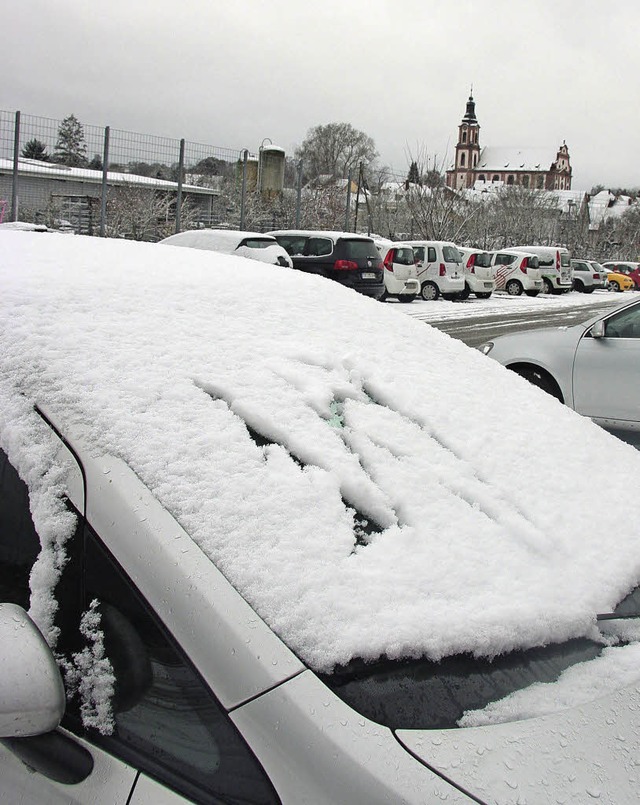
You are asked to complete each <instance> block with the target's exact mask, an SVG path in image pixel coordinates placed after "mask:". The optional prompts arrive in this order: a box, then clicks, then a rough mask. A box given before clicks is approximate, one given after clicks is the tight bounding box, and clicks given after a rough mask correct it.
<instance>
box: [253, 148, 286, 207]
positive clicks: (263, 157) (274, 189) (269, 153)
mask: <svg viewBox="0 0 640 805" xmlns="http://www.w3.org/2000/svg"><path fill="white" fill-rule="evenodd" d="M284 162H285V152H284V149H283V148H278V146H277V145H269V146H264V147H262V148H260V155H259V163H260V164H259V168H258V177H259V178H258V186H259V189H260V192H261V193H262V196H263V198H273V197H274V196H277V195H279V194H280V193H282V188H283V187H284Z"/></svg>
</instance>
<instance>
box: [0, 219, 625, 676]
mask: <svg viewBox="0 0 640 805" xmlns="http://www.w3.org/2000/svg"><path fill="white" fill-rule="evenodd" d="M0 253H1V254H2V261H0V446H1V447H2V448H3V449H4V450H6V451H8V452H9V453H10V458H11V460H12V462H13V463H14V465H16V466H17V467H18V469H19V471H20V472H21V474H22V476H23V478H25V480H26V481H27V482H28V484H29V487H30V493H31V496H32V500H31V507H32V510H34V511H36V512H37V513H38V523H39V528H40V529H41V530H44V532H46V534H47V545H49V546H50V547H49V550H54V549H55V548H54V546H55V545H56V544H57V543H56V538H57V537H56V535H58V536H60V534H59V532H60V529H61V528H64V530H65V534H66V533H67V531H68V526H69V523H68V516H66V515H65V516H63V517H62V516H60V513H61V512H62V513H64V511H65V509H64V503H63V502H62V501H61V500H59V501H57V503H56V500H53V501H52V500H50V499H49V498H47V497H43V495H44V492H43V491H42V488H41V479H42V478H44V477H49V476H47V471H48V470H50V471H53V469H54V468H55V464H54V462H55V458H54V456H55V453H56V444H55V440H54V439H53V438H51V437H49V438H47V437H46V436H45V431H43V428H44V425H43V423H42V420H41V419H40V418H39V417H38V416H37V414H36V413H35V412H34V411H33V405H34V403H35V402H36V401H38V402H40V403H41V405H43V406H44V407H45V409H46V410H47V411H49V412H50V414H51V415H52V416H53V418H54V421H55V422H56V423H57V424H58V425H59V426H60V427H61V429H62V430H63V432H65V430H66V429H67V428H72V429H74V430H75V432H77V433H81V434H83V435H82V440H83V444H84V446H85V447H84V449H87V450H90V451H91V452H92V453H93V454H94V455H98V456H99V455H103V454H111V455H116V456H118V457H119V458H120V459H121V460H123V461H125V462H127V463H128V464H129V466H130V467H131V468H132V469H133V470H134V472H135V473H136V474H137V476H138V477H139V478H140V480H141V481H142V482H143V483H144V484H146V486H147V487H148V488H149V489H150V490H152V492H153V494H154V495H155V496H156V497H157V498H158V500H159V501H160V502H161V503H162V505H163V506H164V507H165V508H166V509H167V510H168V511H169V512H171V513H172V515H173V516H174V517H175V518H176V519H177V520H178V521H179V522H180V524H181V525H182V526H183V528H184V529H185V530H186V531H187V532H188V533H189V534H190V535H191V538H192V539H193V540H194V541H195V542H197V543H198V545H200V546H201V548H202V550H203V551H204V552H205V553H206V554H207V555H208V556H209V557H210V558H211V560H212V562H215V563H216V565H218V567H220V569H221V570H222V571H223V572H224V574H225V575H226V577H227V578H228V579H229V580H230V581H231V582H232V583H233V585H234V586H235V587H236V588H237V589H238V590H239V591H240V592H241V593H242V595H243V596H244V597H245V598H246V599H247V600H248V601H249V602H250V603H251V604H252V606H253V607H254V608H255V610H256V611H257V612H258V613H259V614H260V615H261V616H262V617H263V618H264V619H265V620H266V621H267V622H268V623H269V624H270V625H271V627H272V628H273V629H274V630H275V631H276V632H277V633H278V634H279V635H280V636H281V637H282V638H283V640H284V641H285V642H286V643H287V644H288V645H289V646H290V647H291V648H292V649H293V650H294V651H295V652H296V653H297V654H298V655H299V656H300V657H301V658H302V659H303V660H305V661H306V662H307V663H308V664H310V665H311V666H312V667H313V668H315V669H325V670H326V669H330V668H331V667H333V666H334V665H335V664H336V663H343V662H346V661H348V660H349V659H351V658H353V657H362V658H364V659H374V658H377V657H380V656H381V655H387V656H388V657H390V658H397V657H405V656H418V655H428V656H430V657H433V658H439V657H442V656H445V655H450V654H453V653H459V652H469V653H472V654H476V655H482V656H493V655H496V654H499V653H501V652H504V651H507V650H510V649H512V648H516V647H522V646H531V645H538V644H545V643H548V642H552V641H561V640H563V639H566V638H568V637H570V636H574V635H584V634H591V633H592V631H593V630H594V628H595V615H596V613H598V612H603V611H609V610H611V608H612V607H613V606H614V605H615V604H616V603H617V602H618V601H619V600H620V599H621V598H622V597H623V596H624V595H625V594H626V593H627V592H628V591H629V590H630V589H631V588H633V587H634V586H635V585H637V584H638V582H639V581H640V541H639V540H638V532H639V531H640V508H639V507H638V505H637V501H636V498H635V496H634V495H633V494H626V495H619V496H618V497H617V498H616V501H615V505H612V503H611V496H610V495H606V494H590V495H589V496H588V501H587V499H586V498H585V491H584V488H583V486H582V485H580V484H577V483H576V479H578V478H581V479H584V478H602V477H607V476H609V475H615V476H616V477H618V476H619V477H624V478H633V477H637V476H638V474H640V453H638V452H637V451H635V450H634V449H633V448H631V447H630V446H629V445H627V444H624V443H622V442H620V441H618V440H616V439H615V438H614V437H612V436H610V435H609V434H607V433H605V432H604V431H603V430H601V429H600V428H598V427H597V426H596V425H594V424H593V423H591V422H590V421H589V420H587V419H585V418H583V417H581V416H579V415H577V414H575V413H574V412H573V411H571V410H569V409H568V408H565V407H564V406H562V405H560V404H559V403H558V402H557V401H556V400H555V399H552V398H551V397H549V396H547V395H545V394H544V393H543V392H541V391H540V390H539V389H536V388H534V387H532V386H530V385H529V384H528V383H526V382H525V381H523V380H522V379H521V378H519V377H517V376H516V375H515V374H513V373H511V372H509V371H508V370H506V369H505V368H504V367H502V366H501V365H499V364H498V363H497V362H494V361H492V360H490V359H489V358H487V357H485V356H484V355H482V354H481V353H480V352H478V351H477V350H473V349H470V348H468V347H466V346H465V345H464V344H462V343H461V342H460V341H456V340H454V339H452V338H450V337H449V336H447V335H445V334H444V333H442V332H439V331H438V330H436V329H433V328H432V327H430V326H428V325H426V324H424V323H422V322H420V321H417V320H414V319H412V318H410V317H409V316H406V315H404V314H403V312H399V311H398V310H397V307H400V308H404V307H406V306H404V305H400V306H392V305H383V304H380V303H378V302H376V301H375V300H373V299H370V298H368V297H365V296H362V295H359V294H357V293H356V292H355V291H353V290H351V289H349V288H346V287H344V286H342V285H340V284H339V283H334V282H331V281H330V280H327V279H325V278H323V277H319V276H315V275H311V274H306V273H303V272H297V271H292V270H291V269H287V268H281V267H278V266H267V265H264V264H259V263H256V262H253V261H250V260H246V259H242V258H238V257H233V256H227V255H222V254H216V253H211V252H209V253H205V252H202V251H198V250H195V249H170V248H163V247H161V246H159V245H157V244H148V243H136V242H133V241H122V240H115V239H103V238H88V237H82V236H77V237H73V238H70V237H66V236H63V235H58V234H55V233H54V234H51V235H47V236H46V237H43V236H42V235H39V234H36V233H31V232H12V231H3V232H0ZM480 410H482V412H483V414H482V416H478V412H479V411H480ZM523 412H526V414H525V413H523ZM470 423H472V424H470ZM45 430H46V429H45ZM545 479H553V482H552V483H545ZM56 488H57V487H56ZM541 501H543V503H542V502H541ZM56 506H57V508H56ZM356 512H357V514H356ZM362 521H365V522H362ZM607 535H613V536H612V538H611V539H607V538H605V537H606V536H607ZM612 539H613V543H612ZM612 545H613V547H612ZM54 566H56V565H55V563H53V562H52V563H51V567H54ZM58 566H59V565H58ZM53 575H54V576H55V574H53ZM196 583H197V584H206V583H207V579H206V578H204V579H194V584H196ZM31 584H32V589H33V587H35V588H37V589H36V590H35V592H38V593H39V594H40V595H41V597H42V596H43V595H47V594H48V595H49V596H51V595H52V589H51V588H52V587H53V585H54V584H55V577H54V578H52V576H51V574H46V573H43V574H39V575H37V576H34V575H32V580H31ZM47 585H50V586H49V587H47Z"/></svg>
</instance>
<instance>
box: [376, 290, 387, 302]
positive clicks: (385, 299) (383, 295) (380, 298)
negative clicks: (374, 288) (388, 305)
mask: <svg viewBox="0 0 640 805" xmlns="http://www.w3.org/2000/svg"><path fill="white" fill-rule="evenodd" d="M388 301H389V294H388V293H387V292H386V291H383V293H382V296H379V297H378V302H388Z"/></svg>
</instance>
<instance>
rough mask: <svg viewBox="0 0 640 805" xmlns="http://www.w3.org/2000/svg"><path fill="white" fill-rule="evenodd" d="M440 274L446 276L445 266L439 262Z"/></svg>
mask: <svg viewBox="0 0 640 805" xmlns="http://www.w3.org/2000/svg"><path fill="white" fill-rule="evenodd" d="M440 276H441V277H446V276H447V267H446V266H445V264H444V263H440Z"/></svg>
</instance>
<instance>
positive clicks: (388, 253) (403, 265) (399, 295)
mask: <svg viewBox="0 0 640 805" xmlns="http://www.w3.org/2000/svg"><path fill="white" fill-rule="evenodd" d="M374 243H375V244H376V247H377V249H378V251H379V252H380V256H381V257H382V262H383V263H384V289H385V292H384V297H383V299H388V298H393V299H399V300H400V301H401V302H412V301H413V300H414V299H415V298H416V297H417V296H418V294H419V293H420V281H419V280H418V271H417V268H416V261H415V255H414V252H413V248H412V247H411V246H407V245H406V244H402V243H394V242H393V241H386V240H380V239H378V238H374Z"/></svg>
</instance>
